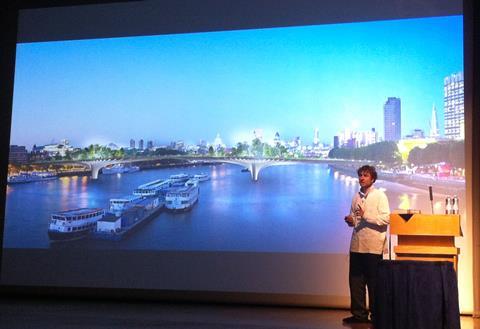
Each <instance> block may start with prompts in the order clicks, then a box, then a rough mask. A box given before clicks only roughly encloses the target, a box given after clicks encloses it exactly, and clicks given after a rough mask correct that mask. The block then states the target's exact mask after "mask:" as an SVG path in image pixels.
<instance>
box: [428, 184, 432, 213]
mask: <svg viewBox="0 0 480 329" xmlns="http://www.w3.org/2000/svg"><path fill="white" fill-rule="evenodd" d="M428 193H429V195H430V205H431V206H432V215H433V189H432V187H431V186H429V187H428Z"/></svg>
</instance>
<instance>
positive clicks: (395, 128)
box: [383, 97, 402, 142]
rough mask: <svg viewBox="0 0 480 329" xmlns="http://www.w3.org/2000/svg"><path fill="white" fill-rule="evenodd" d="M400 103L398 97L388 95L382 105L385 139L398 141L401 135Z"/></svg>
mask: <svg viewBox="0 0 480 329" xmlns="http://www.w3.org/2000/svg"><path fill="white" fill-rule="evenodd" d="M401 113H402V104H401V101H400V98H397V97H388V99H387V102H386V103H385V105H384V106H383V122H384V129H385V141H394V142H396V141H399V140H400V138H401V137H402V122H401V118H402V115H401Z"/></svg>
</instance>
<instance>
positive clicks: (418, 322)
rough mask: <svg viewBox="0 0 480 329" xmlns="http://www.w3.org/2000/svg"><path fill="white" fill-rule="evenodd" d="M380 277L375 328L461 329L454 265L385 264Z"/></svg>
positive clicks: (447, 263)
mask: <svg viewBox="0 0 480 329" xmlns="http://www.w3.org/2000/svg"><path fill="white" fill-rule="evenodd" d="M377 275H378V277H377V289H376V303H375V308H376V310H375V313H374V314H375V317H374V319H373V321H374V325H375V329H460V311H459V306H458V286H457V274H456V272H455V270H454V269H453V264H452V263H451V262H440V261H439V262H425V261H408V260H405V261H382V262H380V264H379V268H378V274H377Z"/></svg>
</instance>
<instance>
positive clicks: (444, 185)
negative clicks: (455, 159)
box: [329, 164, 465, 196]
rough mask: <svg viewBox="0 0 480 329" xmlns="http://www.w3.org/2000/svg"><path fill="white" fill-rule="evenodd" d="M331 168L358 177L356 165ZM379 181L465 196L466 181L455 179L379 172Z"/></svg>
mask: <svg viewBox="0 0 480 329" xmlns="http://www.w3.org/2000/svg"><path fill="white" fill-rule="evenodd" d="M329 168H331V169H333V170H336V171H338V172H340V173H342V174H344V175H349V176H353V177H357V169H358V167H356V164H329ZM377 173H378V179H379V180H385V181H390V182H394V183H399V184H402V185H405V186H408V187H415V188H418V189H421V190H424V191H426V192H428V187H429V186H432V188H433V190H434V191H435V192H437V193H441V194H445V195H462V196H463V195H464V194H465V181H464V180H460V179H455V178H439V177H434V176H431V175H426V174H423V175H421V174H407V173H398V172H390V171H388V172H387V171H382V170H378V171H377Z"/></svg>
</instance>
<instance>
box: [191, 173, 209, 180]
mask: <svg viewBox="0 0 480 329" xmlns="http://www.w3.org/2000/svg"><path fill="white" fill-rule="evenodd" d="M193 178H195V179H197V180H198V181H199V182H204V181H207V180H209V179H210V176H208V175H207V174H204V173H200V174H195V175H193Z"/></svg>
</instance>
